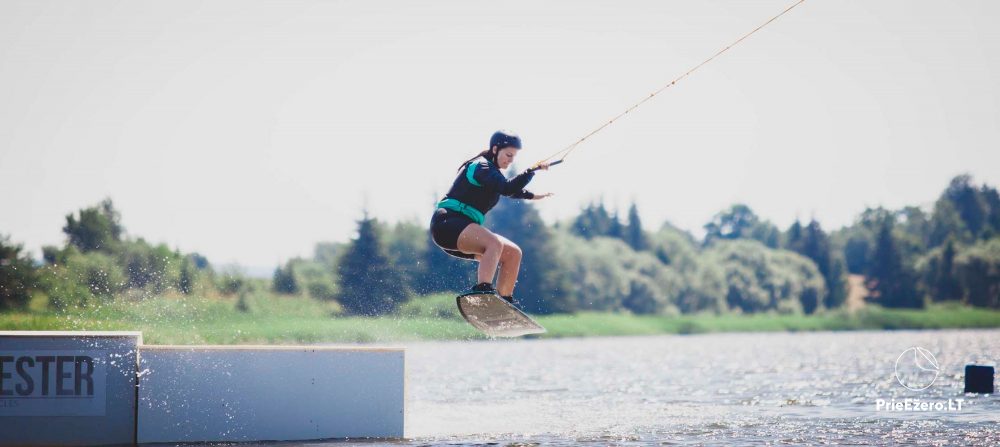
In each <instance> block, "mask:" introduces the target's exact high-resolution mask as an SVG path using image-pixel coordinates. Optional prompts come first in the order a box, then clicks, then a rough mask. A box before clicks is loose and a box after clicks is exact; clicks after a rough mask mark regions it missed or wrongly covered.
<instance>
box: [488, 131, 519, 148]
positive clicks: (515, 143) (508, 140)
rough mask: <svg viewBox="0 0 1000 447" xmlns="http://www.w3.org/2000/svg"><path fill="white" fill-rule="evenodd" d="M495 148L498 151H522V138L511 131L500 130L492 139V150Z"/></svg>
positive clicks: (494, 133)
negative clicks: (506, 148) (508, 148)
mask: <svg viewBox="0 0 1000 447" xmlns="http://www.w3.org/2000/svg"><path fill="white" fill-rule="evenodd" d="M494 146H496V148H497V150H500V149H503V148H505V147H512V148H515V149H520V148H521V137H519V136H517V134H516V133H514V132H511V131H509V130H498V131H496V132H493V136H492V137H490V149H493V147H494Z"/></svg>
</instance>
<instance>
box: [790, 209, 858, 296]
mask: <svg viewBox="0 0 1000 447" xmlns="http://www.w3.org/2000/svg"><path fill="white" fill-rule="evenodd" d="M801 249H802V251H800V252H799V253H801V254H802V255H804V256H805V257H807V258H809V259H812V261H813V262H814V263H816V268H817V269H819V273H820V274H821V275H823V281H824V282H825V283H826V292H827V294H826V296H825V297H823V304H824V305H825V306H826V307H827V308H833V307H836V306H838V305H840V304H841V303H843V301H844V300H845V299H846V297H847V291H846V290H845V287H844V281H845V278H844V277H843V268H841V266H839V265H837V263H836V262H835V260H834V258H833V254H832V252H831V250H830V238H829V237H828V236H827V234H826V232H824V231H823V228H822V227H821V226H820V224H819V222H818V221H816V219H812V220H811V221H810V222H809V225H807V226H806V231H805V235H804V237H803V238H802V243H801Z"/></svg>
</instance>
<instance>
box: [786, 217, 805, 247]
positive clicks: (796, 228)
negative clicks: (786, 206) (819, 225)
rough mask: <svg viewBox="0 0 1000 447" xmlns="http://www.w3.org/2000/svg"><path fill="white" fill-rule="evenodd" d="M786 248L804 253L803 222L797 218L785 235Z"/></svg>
mask: <svg viewBox="0 0 1000 447" xmlns="http://www.w3.org/2000/svg"><path fill="white" fill-rule="evenodd" d="M785 249H787V250H791V251H794V252H798V253H802V222H799V219H798V218H796V219H795V223H793V224H792V226H790V227H788V234H787V235H786V236H785Z"/></svg>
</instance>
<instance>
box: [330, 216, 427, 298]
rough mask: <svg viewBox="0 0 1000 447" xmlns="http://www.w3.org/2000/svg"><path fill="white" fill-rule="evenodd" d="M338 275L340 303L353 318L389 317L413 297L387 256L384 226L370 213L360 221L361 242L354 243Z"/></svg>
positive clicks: (343, 258)
mask: <svg viewBox="0 0 1000 447" xmlns="http://www.w3.org/2000/svg"><path fill="white" fill-rule="evenodd" d="M337 274H338V276H339V278H340V295H339V296H338V301H340V304H341V305H342V306H343V307H344V310H345V311H346V312H347V313H349V314H352V315H367V316H376V315H385V314H387V313H390V312H392V311H394V310H395V309H396V307H397V306H398V305H399V303H401V302H403V301H406V300H407V299H408V298H409V295H410V292H409V290H408V289H407V287H406V284H405V283H404V281H403V278H402V277H401V275H400V274H399V273H398V272H397V271H396V270H395V269H394V268H393V266H392V263H391V262H390V260H389V256H388V255H387V254H386V253H385V248H384V247H383V245H382V228H381V225H380V224H379V223H378V221H376V220H375V219H374V218H370V217H368V213H367V212H366V213H365V215H364V218H363V219H361V220H360V221H359V222H358V237H357V239H354V240H352V241H351V244H350V246H349V247H348V248H347V250H346V251H345V252H344V255H343V257H342V258H341V259H340V264H339V265H338V268H337Z"/></svg>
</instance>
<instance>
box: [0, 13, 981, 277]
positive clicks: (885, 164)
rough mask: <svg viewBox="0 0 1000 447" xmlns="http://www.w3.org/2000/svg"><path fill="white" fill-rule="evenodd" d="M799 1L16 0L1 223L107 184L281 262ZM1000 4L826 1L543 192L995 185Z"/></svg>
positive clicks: (800, 200) (587, 122)
mask: <svg viewBox="0 0 1000 447" xmlns="http://www.w3.org/2000/svg"><path fill="white" fill-rule="evenodd" d="M793 2H794V0H757V1H745V0H740V1H719V0H713V1H704V0H685V1H641V2H640V1H619V2H612V1H564V2H542V1H518V2H502V3H501V2H495V1H491V2H486V1H468V0H460V1H430V2H403V1H392V2H387V1H274V2H261V1H246V0H240V1H211V2H202V1H176V0H171V1H167V0H163V1H135V0H129V1H94V0H90V1H39V0H26V1H11V0H0V191H2V193H0V233H6V234H10V235H11V236H12V238H13V239H14V240H15V241H19V242H23V243H25V244H26V246H27V247H28V248H29V249H31V250H32V251H33V252H34V253H35V254H36V256H37V255H38V253H39V248H40V247H41V246H42V245H45V244H57V243H62V241H63V235H62V233H61V227H62V225H63V224H64V221H65V219H64V216H65V215H66V214H67V213H69V212H71V211H74V210H77V209H79V208H81V207H84V206H88V205H92V204H95V203H97V202H98V201H100V200H101V199H102V198H104V197H111V198H113V199H114V201H115V203H116V204H117V206H118V208H119V209H120V210H121V211H122V214H123V218H124V224H125V226H126V228H127V230H128V231H129V233H130V234H132V235H138V236H143V237H145V238H146V239H147V240H150V241H153V242H167V243H169V244H170V245H171V246H174V247H179V248H180V249H181V250H184V251H198V252H201V253H203V254H205V255H206V256H208V257H209V259H211V260H212V261H213V262H217V263H228V262H240V263H242V264H245V265H251V266H266V265H273V264H276V263H278V262H280V261H283V260H285V259H287V258H289V257H291V256H297V255H304V256H308V255H310V254H311V251H312V247H313V245H314V243H315V242H317V241H327V240H334V241H337V240H339V241H344V240H347V239H348V238H350V237H352V236H353V234H354V229H355V225H356V224H355V221H356V220H357V219H358V218H359V217H360V216H361V209H362V206H363V204H364V203H365V202H366V201H367V204H368V207H369V209H370V210H371V213H372V214H373V215H375V216H376V217H379V218H381V219H385V220H388V221H396V220H400V219H415V220H417V221H419V222H421V223H424V222H425V221H427V220H428V219H429V216H430V211H431V209H432V204H433V202H434V199H435V198H436V196H437V195H440V194H442V193H444V192H445V191H446V190H447V188H448V186H449V185H450V184H451V182H452V180H453V178H454V175H455V169H456V168H457V165H458V164H459V163H460V162H461V161H463V160H464V159H466V158H468V157H469V156H471V155H472V154H474V153H476V152H478V151H480V150H482V149H484V148H485V146H486V144H487V142H488V139H489V136H490V134H491V133H492V132H493V131H494V130H495V129H498V128H509V129H513V130H515V131H517V132H519V133H520V134H521V136H522V137H523V139H524V142H525V148H524V149H523V150H522V151H521V154H520V159H519V162H520V164H521V166H527V165H530V164H531V163H532V162H534V161H536V160H537V159H540V158H543V157H544V156H547V155H549V154H550V153H551V152H554V151H556V150H559V149H561V148H563V147H565V146H566V145H568V144H569V143H571V142H573V141H575V140H576V139H577V138H579V137H580V136H582V135H583V134H585V133H586V132H588V131H590V130H591V129H593V128H594V127H596V126H598V125H600V124H601V123H602V122H604V121H605V120H607V119H609V118H611V117H612V116H614V115H616V114H617V113H619V112H621V111H622V110H623V109H624V108H625V107H627V106H628V105H630V104H632V103H633V102H635V101H636V100H638V99H640V98H642V97H643V96H644V95H647V94H649V93H650V92H652V91H654V90H655V89H657V88H658V87H660V86H661V85H662V84H663V83H664V82H666V81H668V80H670V79H672V78H673V77H675V76H677V75H679V74H680V73H683V72H684V71H685V70H687V69H688V68H690V67H691V66H693V65H694V64H697V63H698V62H700V61H701V60H703V59H704V58H706V57H707V56H709V55H711V54H712V53H714V52H715V51H717V50H719V49H720V48H721V47H723V46H724V45H726V44H728V43H729V42H731V41H732V40H733V39H735V38H737V37H738V36H740V35H741V34H743V33H745V32H747V31H749V30H750V29H752V28H754V27H755V26H757V25H758V24H759V23H761V22H763V21H764V20H766V19H767V18H769V17H771V16H773V15H774V14H776V13H777V12H779V11H780V10H782V9H784V8H785V7H787V6H788V5H790V4H791V3H793ZM998 23H1000V2H997V1H995V0H986V1H964V0H957V1H950V2H944V1H915V0H905V1H904V0H900V1H881V0H864V1H861V0H858V1H846V0H809V1H807V2H806V3H804V4H803V5H801V6H799V7H798V8H796V9H795V10H794V11H792V12H791V13H789V14H788V15H786V16H785V17H783V18H782V19H780V20H779V21H777V22H775V23H773V24H772V25H771V26H770V27H768V28H766V29H764V30H763V31H761V32H759V33H757V34H756V35H754V36H753V37H752V38H750V39H749V40H747V41H745V42H744V43H743V44H741V45H740V46H738V47H736V48H734V49H733V50H732V51H730V52H729V53H727V54H725V55H724V56H722V57H721V58H719V59H717V60H716V61H715V62H713V63H712V64H710V65H707V66H705V67H704V68H702V69H701V70H700V71H698V72H696V73H695V74H694V75H692V76H691V77H689V78H687V79H686V80H684V81H683V82H682V83H680V84H678V85H677V86H676V87H675V88H672V89H668V90H667V91H666V92H664V93H663V94H662V95H661V96H658V97H657V98H655V99H654V100H653V101H652V102H649V103H647V104H646V105H644V106H643V107H642V108H640V109H638V111H637V112H635V113H633V114H630V115H629V116H627V117H626V118H624V119H623V120H622V121H620V122H618V123H616V124H615V125H614V126H611V127H609V128H607V129H605V130H604V131H603V132H602V133H600V134H598V135H597V136H596V137H594V138H593V139H592V140H588V141H587V142H586V143H584V145H583V146H581V147H580V148H579V149H578V150H577V152H576V153H574V155H572V156H571V157H570V159H569V160H568V161H567V163H566V164H564V165H562V166H558V167H556V168H553V170H552V171H550V172H546V173H541V174H539V175H538V176H537V177H536V180H535V181H534V182H533V183H532V184H531V185H530V187H529V189H531V190H534V191H538V192H549V191H551V192H554V193H555V194H556V195H555V196H554V197H552V198H549V199H546V200H545V201H542V202H536V204H537V206H538V207H539V209H540V210H541V213H542V215H543V216H544V217H545V218H546V219H547V220H549V221H550V222H551V221H554V220H556V219H565V218H568V217H570V216H572V215H574V214H575V213H576V212H577V211H578V210H579V208H580V207H581V206H582V205H584V204H586V203H587V202H588V201H590V200H594V199H599V198H603V199H604V200H606V201H607V202H608V203H609V204H611V205H614V204H619V205H620V207H621V208H623V209H624V208H625V207H627V206H628V204H629V202H630V201H632V200H635V201H636V202H637V203H638V205H639V207H640V210H641V212H642V217H643V219H644V220H645V222H646V224H647V226H650V227H653V228H655V227H658V226H659V224H660V223H661V222H662V221H664V220H670V221H671V222H673V223H674V224H676V225H678V226H680V227H682V228H686V229H690V230H693V231H696V232H697V231H700V227H701V225H703V224H704V223H705V222H706V221H708V220H709V219H710V218H711V216H712V215H713V214H714V213H716V212H717V211H719V210H721V209H723V208H725V207H727V206H729V205H730V204H732V203H734V202H745V203H747V204H749V205H750V206H751V207H753V209H754V210H755V211H757V213H758V214H760V215H761V216H763V217H764V218H767V219H770V220H772V221H773V222H775V223H776V224H778V225H779V226H781V227H782V228H784V227H786V226H787V225H789V224H790V223H791V222H792V221H793V220H794V219H795V217H796V216H800V217H802V218H803V219H808V218H809V217H810V216H816V217H817V218H818V219H819V220H820V221H821V222H822V223H823V224H824V225H825V226H826V227H827V228H836V227H839V226H841V225H844V224H848V223H850V222H851V220H852V219H853V218H854V217H855V216H856V215H857V214H858V213H859V212H860V211H861V210H863V209H864V207H865V206H866V205H870V206H875V205H885V206H889V207H899V206H902V205H905V204H930V203H931V202H932V201H933V200H934V199H935V198H936V196H937V195H938V194H939V193H940V191H941V190H942V189H943V188H944V187H945V185H946V184H947V182H948V180H949V179H950V178H951V177H953V176H954V175H956V174H959V173H962V172H968V173H971V174H972V175H973V176H974V177H975V179H976V181H977V182H988V183H990V184H993V185H998V184H1000V144H998V143H1000V127H998V126H1000V82H998V81H997V80H998V79H1000V27H998V26H997V24H998Z"/></svg>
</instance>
